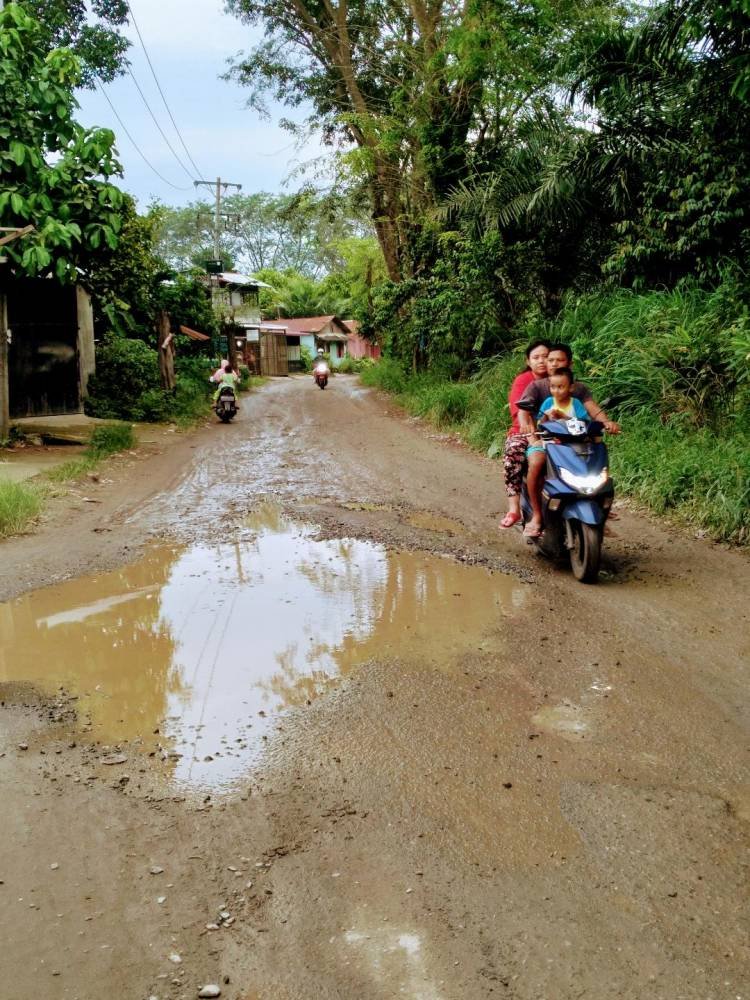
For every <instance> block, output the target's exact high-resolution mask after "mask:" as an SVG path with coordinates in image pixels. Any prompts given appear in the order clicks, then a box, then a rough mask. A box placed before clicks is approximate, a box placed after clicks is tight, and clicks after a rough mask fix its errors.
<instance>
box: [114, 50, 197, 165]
mask: <svg viewBox="0 0 750 1000" xmlns="http://www.w3.org/2000/svg"><path fill="white" fill-rule="evenodd" d="M128 73H129V74H130V78H131V79H132V81H133V83H134V84H135V89H136V90H137V91H138V93H139V94H140V95H141V100H142V101H143V103H144V105H145V106H146V111H148V113H149V114H150V115H151V118H152V119H153V122H154V125H156V127H157V128H158V129H159V133H160V135H161V137H162V139H163V140H164V141H165V142H166V144H167V146H169V151H170V153H171V154H172V156H174V158H175V160H177V162H178V163H179V165H180V166H181V167H182V169H183V170H184V171H185V173H186V174H187V175H188V177H189V178H190V180H191V181H192V180H195V178H194V176H193V175H192V174H191V173H190V171H189V170H188V168H187V167H186V166H185V164H184V163H183V161H182V160H181V159H180V157H179V156H178V155H177V153H176V152H175V149H174V146H173V145H172V143H171V142H170V141H169V139H168V138H167V136H166V134H165V132H164V129H163V128H162V127H161V125H160V124H159V122H158V120H157V117H156V115H155V114H154V112H153V111H152V110H151V105H150V104H149V103H148V101H147V100H146V95H145V94H144V93H143V91H142V90H141V85H140V84H139V83H138V81H137V80H136V78H135V76H134V75H133V70H132V69H131V68H130V67H129V66H128Z"/></svg>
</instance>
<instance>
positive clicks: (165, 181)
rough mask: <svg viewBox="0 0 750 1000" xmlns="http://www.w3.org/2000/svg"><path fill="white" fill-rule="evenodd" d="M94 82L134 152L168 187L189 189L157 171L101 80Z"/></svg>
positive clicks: (176, 189) (178, 189)
mask: <svg viewBox="0 0 750 1000" xmlns="http://www.w3.org/2000/svg"><path fill="white" fill-rule="evenodd" d="M96 83H97V86H98V87H99V90H101V92H102V94H103V95H104V99H105V100H106V102H107V104H109V106H110V108H112V114H113V115H114V116H115V118H116V119H117V120H118V122H119V123H120V127H121V128H122V130H123V132H124V133H125V135H126V136H127V137H128V139H130V141H131V142H132V144H133V146H134V147H135V149H136V152H137V153H138V154H139V156H140V157H141V159H142V160H143V162H144V163H145V164H146V166H147V167H149V169H151V170H153V172H154V173H155V174H156V176H157V177H158V178H159V179H160V180H162V181H164V183H165V184H168V185H169V186H170V187H172V188H174V189H175V191H189V190H190V188H189V187H181V186H180V185H179V184H173V183H172V181H170V180H167V178H166V177H164V175H163V174H160V173H159V171H158V170H157V169H156V167H155V166H154V165H153V163H151V161H150V160H149V159H148V157H147V156H146V154H145V153H144V152H143V151H142V150H141V147H140V146H139V145H138V143H137V142H136V141H135V139H134V138H133V136H132V135H131V134H130V132H129V131H128V128H127V126H126V124H125V122H124V121H123V120H122V118H120V116H119V114H118V113H117V108H116V107H115V106H114V104H113V103H112V101H111V100H110V98H109V94H108V93H107V91H106V90H105V89H104V87H103V86H102V83H101V80H97V81H96Z"/></svg>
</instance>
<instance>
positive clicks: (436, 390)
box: [362, 282, 750, 545]
mask: <svg viewBox="0 0 750 1000" xmlns="http://www.w3.org/2000/svg"><path fill="white" fill-rule="evenodd" d="M541 335H544V336H547V337H548V338H549V339H551V340H557V341H564V342H566V343H569V344H570V345H571V346H572V348H573V351H574V356H575V361H574V364H575V368H576V372H577V374H578V375H579V377H581V378H585V380H586V381H587V382H588V383H589V385H590V386H591V389H592V391H593V393H594V395H595V397H596V399H597V401H599V402H600V403H602V404H604V405H606V406H607V408H608V410H609V411H610V414H611V415H613V416H615V417H617V419H619V420H620V422H621V423H622V426H623V434H622V436H621V437H620V438H618V439H617V440H613V441H612V442H611V448H610V452H611V460H612V465H613V469H614V473H615V476H616V480H617V487H618V490H620V491H621V492H623V493H626V494H628V495H630V496H632V497H633V498H635V499H636V500H638V501H639V502H641V503H643V504H645V505H646V506H648V507H649V508H651V509H652V510H654V511H656V512H657V513H661V514H669V515H670V516H672V517H674V518H676V519H677V520H679V521H682V522H683V523H686V524H689V525H692V526H694V527H698V528H702V529H704V530H705V531H706V532H708V533H709V534H710V535H712V536H713V537H714V538H717V539H723V540H725V541H731V542H735V543H739V544H744V545H748V544H750V513H749V511H750V310H749V309H748V306H747V305H746V304H744V302H743V297H742V294H741V289H738V287H737V286H736V285H733V284H732V283H731V282H727V283H725V284H724V285H722V286H721V287H720V288H718V289H716V290H715V291H712V292H707V291H704V290H701V289H699V288H696V287H692V286H690V285H684V286H682V287H680V288H677V289H674V290H672V291H663V292H647V293H643V294H635V293H632V292H629V291H624V290H618V291H614V292H609V293H606V294H605V293H599V294H596V295H591V296H588V297H585V298H582V299H579V300H576V301H570V302H568V303H567V305H566V307H565V309H564V310H563V311H562V313H561V315H560V317H559V318H558V319H557V320H556V321H555V322H547V323H539V322H536V323H533V324H529V325H528V326H527V327H526V328H522V329H521V330H519V348H518V349H517V350H516V351H515V352H514V353H510V354H507V355H503V356H501V357H498V358H491V359H489V360H485V361H482V362H480V363H479V364H478V365H477V368H476V371H475V374H474V375H473V377H472V378H471V379H469V380H468V381H464V382H458V383H456V382H450V381H449V380H448V379H447V378H444V377H440V376H438V375H436V374H434V373H432V374H431V373H429V372H428V373H426V374H420V375H416V376H415V375H411V374H408V373H406V372H405V371H404V370H403V368H401V366H400V365H398V364H397V363H396V362H395V361H393V360H392V359H384V360H382V361H380V362H379V363H378V364H376V365H373V366H372V367H371V368H369V369H367V370H366V371H365V372H363V374H362V380H363V382H365V383H366V384H368V385H372V386H377V387H378V388H381V389H385V390H387V391H389V392H392V393H394V394H395V395H396V397H397V399H398V401H399V403H401V405H403V406H404V407H405V408H406V409H408V410H409V411H410V412H412V413H415V414H418V415H419V416H422V417H425V418H426V419H428V420H430V421H432V422H433V423H435V424H436V425H438V426H440V427H450V428H452V429H454V430H455V431H457V432H458V433H460V434H461V435H462V436H463V437H464V438H465V440H466V441H467V442H468V443H469V444H470V445H471V446H472V447H474V448H477V449H479V450H481V451H483V452H485V453H486V454H489V455H490V456H492V457H496V456H498V455H500V454H501V452H502V448H503V443H504V439H505V434H506V432H507V428H508V426H509V423H510V414H509V412H508V406H507V397H508V389H509V388H510V384H511V382H512V381H513V379H514V377H515V376H516V375H517V374H518V373H519V372H520V371H521V370H522V369H523V367H524V361H523V348H522V346H521V345H525V344H526V343H527V342H528V341H529V340H531V339H533V338H534V337H538V336H541Z"/></svg>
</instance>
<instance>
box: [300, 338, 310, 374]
mask: <svg viewBox="0 0 750 1000" xmlns="http://www.w3.org/2000/svg"><path fill="white" fill-rule="evenodd" d="M299 357H300V361H301V362H302V371H303V372H311V371H312V367H313V356H312V351H311V350H310V348H309V347H305V346H304V344H303V345H302V347H300V349H299Z"/></svg>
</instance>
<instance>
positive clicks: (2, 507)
mask: <svg viewBox="0 0 750 1000" xmlns="http://www.w3.org/2000/svg"><path fill="white" fill-rule="evenodd" d="M43 504H44V497H43V495H42V491H41V490H40V489H39V488H38V487H36V486H29V485H28V484H26V483H11V482H8V481H6V480H0V538H6V537H7V536H8V535H17V534H18V533H19V532H21V531H24V530H25V529H26V528H27V527H28V526H29V524H30V523H31V522H32V521H34V520H35V519H36V518H37V517H39V515H40V514H41V512H42V506H43Z"/></svg>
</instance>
